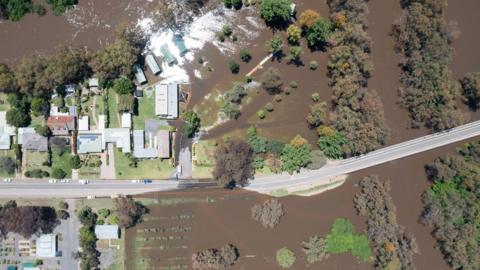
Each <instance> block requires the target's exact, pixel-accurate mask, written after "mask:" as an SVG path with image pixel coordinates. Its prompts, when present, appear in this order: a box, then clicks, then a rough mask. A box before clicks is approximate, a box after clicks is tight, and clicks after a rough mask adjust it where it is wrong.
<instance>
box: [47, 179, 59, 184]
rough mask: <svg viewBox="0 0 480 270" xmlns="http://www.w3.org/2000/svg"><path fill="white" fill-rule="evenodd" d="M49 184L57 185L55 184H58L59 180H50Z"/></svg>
mask: <svg viewBox="0 0 480 270" xmlns="http://www.w3.org/2000/svg"><path fill="white" fill-rule="evenodd" d="M48 183H50V184H55V183H57V179H50V180H48Z"/></svg>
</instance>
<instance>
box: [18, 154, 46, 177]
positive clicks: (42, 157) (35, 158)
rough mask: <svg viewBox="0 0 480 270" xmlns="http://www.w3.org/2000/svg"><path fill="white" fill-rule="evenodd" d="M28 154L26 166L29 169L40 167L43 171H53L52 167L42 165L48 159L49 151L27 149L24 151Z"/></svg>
mask: <svg viewBox="0 0 480 270" xmlns="http://www.w3.org/2000/svg"><path fill="white" fill-rule="evenodd" d="M23 154H24V155H26V156H25V157H26V160H27V164H26V168H27V171H31V170H34V169H40V170H43V171H47V172H49V173H50V172H51V170H50V167H48V166H45V165H42V163H43V162H45V161H47V158H48V153H47V152H34V151H25V152H24V153H23Z"/></svg>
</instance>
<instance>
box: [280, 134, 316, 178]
mask: <svg viewBox="0 0 480 270" xmlns="http://www.w3.org/2000/svg"><path fill="white" fill-rule="evenodd" d="M311 151H312V150H311V147H310V145H309V144H308V142H307V141H306V140H305V139H303V138H302V137H300V136H299V135H297V136H296V137H295V138H293V139H292V140H291V141H290V143H289V144H286V145H285V146H284V147H283V151H282V156H281V160H282V170H283V171H286V172H288V173H290V174H293V173H294V172H298V171H300V169H301V168H305V167H306V166H307V165H308V164H310V163H311V162H312V156H311Z"/></svg>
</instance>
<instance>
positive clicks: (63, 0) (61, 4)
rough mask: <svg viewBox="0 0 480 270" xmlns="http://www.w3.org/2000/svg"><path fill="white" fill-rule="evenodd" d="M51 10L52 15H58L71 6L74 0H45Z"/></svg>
mask: <svg viewBox="0 0 480 270" xmlns="http://www.w3.org/2000/svg"><path fill="white" fill-rule="evenodd" d="M46 2H47V4H49V5H50V7H51V8H52V11H53V15H55V16H60V15H62V13H64V12H65V11H66V10H67V9H69V8H72V7H73V6H74V5H75V4H76V0H46Z"/></svg>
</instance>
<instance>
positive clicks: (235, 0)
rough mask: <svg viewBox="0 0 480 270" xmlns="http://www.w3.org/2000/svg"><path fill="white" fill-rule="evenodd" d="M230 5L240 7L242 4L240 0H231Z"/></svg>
mask: <svg viewBox="0 0 480 270" xmlns="http://www.w3.org/2000/svg"><path fill="white" fill-rule="evenodd" d="M232 5H233V7H234V8H235V9H241V8H242V5H243V1H242V0H232Z"/></svg>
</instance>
